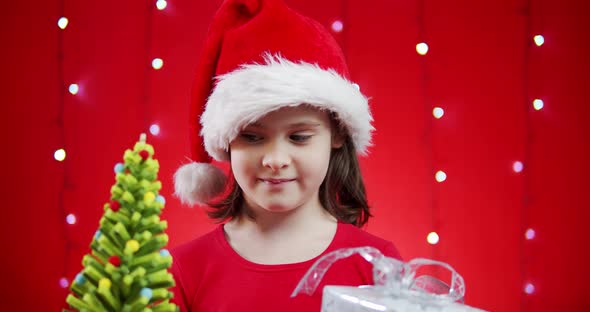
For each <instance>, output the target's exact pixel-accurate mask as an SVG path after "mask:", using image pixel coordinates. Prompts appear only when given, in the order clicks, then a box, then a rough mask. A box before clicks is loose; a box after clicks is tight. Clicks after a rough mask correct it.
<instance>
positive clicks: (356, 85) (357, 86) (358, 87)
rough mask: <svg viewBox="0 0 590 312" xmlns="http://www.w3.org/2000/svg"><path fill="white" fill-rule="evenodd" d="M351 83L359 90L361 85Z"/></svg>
mask: <svg viewBox="0 0 590 312" xmlns="http://www.w3.org/2000/svg"><path fill="white" fill-rule="evenodd" d="M352 85H353V86H354V87H355V88H356V89H357V90H359V91H360V90H361V87H360V86H359V85H358V84H356V83H353V84H352Z"/></svg>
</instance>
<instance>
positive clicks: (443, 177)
mask: <svg viewBox="0 0 590 312" xmlns="http://www.w3.org/2000/svg"><path fill="white" fill-rule="evenodd" d="M434 178H435V179H436V182H444V181H445V180H446V179H447V174H446V173H445V172H444V171H442V170H439V171H437V172H436V174H435V175H434Z"/></svg>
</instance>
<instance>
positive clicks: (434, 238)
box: [426, 232, 439, 245]
mask: <svg viewBox="0 0 590 312" xmlns="http://www.w3.org/2000/svg"><path fill="white" fill-rule="evenodd" d="M426 241H427V242H428V243H429V244H430V245H436V244H438V241H439V236H438V234H437V233H436V232H430V233H428V236H426Z"/></svg>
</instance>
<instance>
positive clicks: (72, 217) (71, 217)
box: [66, 213, 77, 225]
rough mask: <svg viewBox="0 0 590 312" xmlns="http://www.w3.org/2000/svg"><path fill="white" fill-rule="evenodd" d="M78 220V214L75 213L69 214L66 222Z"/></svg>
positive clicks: (70, 223)
mask: <svg viewBox="0 0 590 312" xmlns="http://www.w3.org/2000/svg"><path fill="white" fill-rule="evenodd" d="M76 221H77V219H76V216H75V215H74V214H73V213H70V214H68V216H67V217H66V222H67V223H68V224H69V225H74V224H76Z"/></svg>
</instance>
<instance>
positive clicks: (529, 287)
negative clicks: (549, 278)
mask: <svg viewBox="0 0 590 312" xmlns="http://www.w3.org/2000/svg"><path fill="white" fill-rule="evenodd" d="M524 292H525V293H526V294H527V295H532V294H533V293H534V292H535V285H533V284H531V283H526V284H525V285H524Z"/></svg>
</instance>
